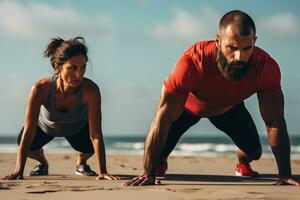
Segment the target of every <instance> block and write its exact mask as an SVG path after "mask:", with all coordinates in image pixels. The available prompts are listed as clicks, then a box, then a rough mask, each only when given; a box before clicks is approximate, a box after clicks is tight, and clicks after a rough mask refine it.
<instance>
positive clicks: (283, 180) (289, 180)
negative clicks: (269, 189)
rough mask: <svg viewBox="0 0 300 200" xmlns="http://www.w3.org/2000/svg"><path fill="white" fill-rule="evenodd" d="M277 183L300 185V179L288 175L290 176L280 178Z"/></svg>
mask: <svg viewBox="0 0 300 200" xmlns="http://www.w3.org/2000/svg"><path fill="white" fill-rule="evenodd" d="M275 185H294V186H298V187H299V186H300V181H299V180H296V179H294V178H291V177H288V178H279V180H278V181H277V182H276V183H275Z"/></svg>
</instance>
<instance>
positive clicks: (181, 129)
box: [160, 111, 200, 164]
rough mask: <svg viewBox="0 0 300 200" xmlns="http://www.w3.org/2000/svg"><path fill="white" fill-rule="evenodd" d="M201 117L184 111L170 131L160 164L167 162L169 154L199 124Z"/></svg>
mask: <svg viewBox="0 0 300 200" xmlns="http://www.w3.org/2000/svg"><path fill="white" fill-rule="evenodd" d="M199 120H200V117H198V116H196V115H193V114H191V113H189V112H187V111H183V113H182V114H181V115H180V117H179V118H178V119H177V120H176V121H174V122H173V124H172V126H171V127H170V129H169V132H168V136H167V139H166V143H165V145H164V147H163V149H162V151H161V154H160V164H163V163H164V162H166V161H167V159H168V156H169V154H170V153H171V152H172V151H173V149H174V148H175V146H176V144H177V143H178V141H179V139H180V137H181V136H182V135H183V134H184V133H185V132H186V131H187V130H188V129H189V128H190V127H191V126H193V125H194V124H196V123H197V122H199Z"/></svg>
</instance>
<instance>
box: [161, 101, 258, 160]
mask: <svg viewBox="0 0 300 200" xmlns="http://www.w3.org/2000/svg"><path fill="white" fill-rule="evenodd" d="M200 119H201V117H198V116H196V115H193V114H191V113H189V112H187V111H184V112H183V113H182V114H181V116H180V117H179V118H178V119H177V120H176V121H175V122H173V124H172V125H171V127H170V129H169V132H168V136H167V140H166V143H165V146H164V148H163V150H162V152H161V155H160V160H161V161H162V160H164V159H165V158H167V157H168V155H169V154H170V153H171V151H172V150H173V149H174V147H175V145H176V144H177V142H178V140H179V139H180V137H181V136H182V135H183V133H185V132H186V131H187V130H188V129H189V128H190V127H191V126H193V125H194V124H196V123H197V122H198V121H199V120H200ZM208 119H209V121H210V122H211V123H212V124H213V125H214V126H215V127H217V128H218V129H219V130H221V131H222V132H224V133H225V134H226V135H228V136H229V137H230V138H231V139H232V141H233V142H234V144H235V145H236V146H238V148H239V149H241V150H242V151H243V152H245V153H246V154H247V155H248V156H250V157H251V158H253V159H258V158H259V157H260V155H261V143H260V139H259V135H258V132H257V129H256V126H255V124H254V122H253V119H252V117H251V115H250V113H249V112H248V110H247V109H246V107H245V105H244V102H241V103H239V104H237V105H236V106H234V107H233V108H232V109H230V110H229V111H228V112H226V113H224V114H222V115H218V116H213V117H208Z"/></svg>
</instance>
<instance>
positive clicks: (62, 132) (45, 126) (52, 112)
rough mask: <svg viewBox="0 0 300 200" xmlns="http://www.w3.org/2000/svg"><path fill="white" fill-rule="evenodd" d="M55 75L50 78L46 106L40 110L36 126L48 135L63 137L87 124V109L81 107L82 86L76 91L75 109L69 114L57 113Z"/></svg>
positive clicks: (76, 131)
mask: <svg viewBox="0 0 300 200" xmlns="http://www.w3.org/2000/svg"><path fill="white" fill-rule="evenodd" d="M56 79H57V75H54V76H53V77H52V81H51V89H50V92H49V95H48V100H47V103H46V105H42V106H41V108H40V114H39V119H38V126H39V127H40V128H41V129H42V130H43V131H44V132H45V133H46V134H48V135H51V136H58V137H65V136H70V135H74V134H76V133H78V132H79V131H80V130H81V129H82V128H83V127H84V126H85V125H86V123H87V121H88V120H87V119H88V117H87V115H88V113H87V111H88V109H87V107H86V106H84V105H83V85H82V84H80V86H79V87H78V88H77V89H76V91H75V93H76V103H75V107H74V108H73V109H72V110H71V111H69V112H59V111H57V110H56V108H55V92H56Z"/></svg>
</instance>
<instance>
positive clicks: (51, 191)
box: [26, 190, 62, 194]
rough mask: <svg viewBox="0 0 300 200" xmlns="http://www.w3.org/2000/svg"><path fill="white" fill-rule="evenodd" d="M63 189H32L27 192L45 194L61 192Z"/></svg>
mask: <svg viewBox="0 0 300 200" xmlns="http://www.w3.org/2000/svg"><path fill="white" fill-rule="evenodd" d="M60 191H62V190H38V191H30V192H26V193H29V194H45V193H53V192H60Z"/></svg>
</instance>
